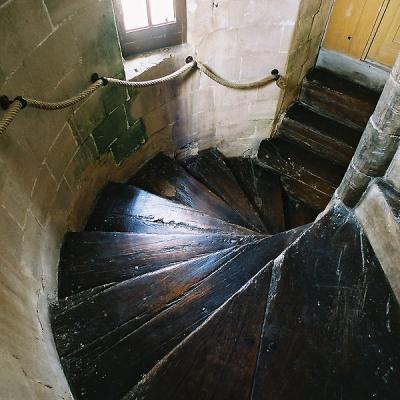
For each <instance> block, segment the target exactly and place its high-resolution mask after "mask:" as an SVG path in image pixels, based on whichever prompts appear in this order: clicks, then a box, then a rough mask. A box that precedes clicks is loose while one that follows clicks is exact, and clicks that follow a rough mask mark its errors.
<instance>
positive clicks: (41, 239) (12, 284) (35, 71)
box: [0, 0, 170, 400]
mask: <svg viewBox="0 0 400 400" xmlns="http://www.w3.org/2000/svg"><path fill="white" fill-rule="evenodd" d="M0 38H1V39H0V60H1V61H0V93H5V94H7V95H9V96H11V97H13V96H16V95H25V96H27V97H33V98H39V99H48V100H57V99H63V98H66V97H69V96H71V95H73V94H76V93H77V92H79V91H80V90H82V89H83V88H85V87H87V86H88V85H89V84H90V82H89V79H90V75H91V74H92V73H93V72H95V71H98V72H99V73H101V74H104V75H107V76H116V77H123V76H124V69H123V64H122V57H121V54H120V48H119V42H118V37H117V32H116V28H115V23H114V15H113V10H112V6H111V1H110V0H85V1H76V0H70V1H67V2H60V1H57V0H29V1H23V0H8V1H0ZM136 95H137V93H136V92H133V91H131V92H128V91H127V90H125V89H120V88H115V87H111V86H107V87H105V88H102V89H101V90H99V91H98V92H96V94H95V95H94V96H93V97H91V98H89V99H88V100H87V101H86V102H85V103H83V104H82V105H79V106H77V107H75V108H74V109H68V110H64V111H54V112H49V111H38V110H33V109H29V108H27V109H24V110H23V111H22V112H21V113H20V114H19V115H18V117H17V119H16V120H15V122H14V123H13V124H12V126H10V127H9V129H8V130H7V132H6V133H5V134H4V135H2V136H1V137H0V227H1V228H0V238H1V241H0V274H1V277H0V303H1V304H2V310H1V315H2V318H1V322H0V332H1V333H0V371H1V379H0V398H1V399H4V400H11V399H12V400H14V399H27V400H28V399H35V400H36V399H67V398H71V395H70V393H69V389H68V385H67V384H66V382H65V379H64V375H63V372H62V370H61V368H60V366H59V361H58V356H57V354H56V351H55V348H54V344H53V339H52V334H51V329H50V326H49V318H48V300H50V301H51V300H52V299H54V298H55V296H56V287H57V264H58V257H59V249H60V245H61V242H62V238H63V236H64V233H65V231H66V230H67V229H79V228H81V226H82V224H83V223H84V218H85V216H86V215H87V213H88V211H89V210H90V207H92V205H93V200H94V198H95V196H96V194H97V193H98V190H99V189H100V188H101V187H102V186H103V185H104V184H105V183H106V182H107V180H109V179H113V180H120V181H123V180H124V179H126V178H127V177H128V176H129V175H130V174H131V173H132V171H134V170H135V169H136V168H137V167H138V166H139V165H140V164H141V163H143V162H144V161H145V160H147V159H148V158H150V157H152V156H153V155H154V154H155V153H157V152H158V151H159V150H166V151H168V149H170V145H169V143H168V139H165V138H163V137H159V136H158V137H157V135H153V138H149V137H148V135H147V132H146V130H145V128H144V123H143V120H141V119H140V118H137V119H135V118H133V117H132V116H131V115H130V114H129V113H128V112H127V110H128V108H129V103H130V102H132V101H133V100H134V98H135V96H136ZM135 151H136V153H135V155H134V157H130V155H131V154H132V153H134V152H135ZM71 210H74V212H73V213H72V214H71Z"/></svg>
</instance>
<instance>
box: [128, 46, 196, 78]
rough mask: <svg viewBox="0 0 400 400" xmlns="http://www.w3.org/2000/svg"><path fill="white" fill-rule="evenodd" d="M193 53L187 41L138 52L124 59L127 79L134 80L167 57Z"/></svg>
mask: <svg viewBox="0 0 400 400" xmlns="http://www.w3.org/2000/svg"><path fill="white" fill-rule="evenodd" d="M192 53H193V49H192V47H191V46H190V45H188V44H187V43H184V44H180V45H178V46H172V47H166V48H163V49H157V50H153V51H149V52H147V53H142V54H137V55H134V56H132V57H129V58H128V59H126V60H124V69H125V75H126V79H127V80H128V81H129V80H133V79H135V78H137V77H138V76H140V75H141V74H143V73H144V72H146V71H148V70H149V69H151V68H153V67H155V66H157V65H159V64H161V63H162V62H164V61H165V60H167V59H170V58H175V57H178V56H182V57H183V56H188V55H191V54H192Z"/></svg>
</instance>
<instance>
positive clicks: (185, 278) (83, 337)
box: [53, 246, 240, 357]
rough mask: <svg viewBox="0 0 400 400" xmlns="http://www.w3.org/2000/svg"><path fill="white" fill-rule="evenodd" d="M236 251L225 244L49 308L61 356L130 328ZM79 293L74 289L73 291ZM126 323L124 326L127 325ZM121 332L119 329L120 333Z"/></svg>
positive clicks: (238, 248) (145, 319)
mask: <svg viewBox="0 0 400 400" xmlns="http://www.w3.org/2000/svg"><path fill="white" fill-rule="evenodd" d="M239 251H240V246H235V247H230V248H227V249H224V250H220V251H216V252H213V253H211V254H207V255H203V256H199V257H196V258H193V259H190V260H189V261H184V262H178V263H175V264H172V265H171V264H170V263H166V264H165V266H163V267H161V268H159V269H157V270H154V271H153V272H148V273H146V274H143V275H140V276H136V277H134V278H131V279H128V280H125V281H123V282H119V283H117V284H114V285H112V286H108V287H107V288H104V290H101V291H97V292H96V293H94V294H92V295H91V296H87V297H86V298H84V299H82V298H79V301H76V299H75V298H74V297H76V296H71V297H72V298H71V299H70V301H69V303H68V305H67V306H65V305H63V306H61V307H59V308H58V309H56V310H54V311H53V331H54V334H55V336H56V341H57V349H58V353H59V355H60V356H61V357H64V356H67V355H68V354H70V353H72V352H74V351H76V350H81V351H82V349H83V347H85V346H87V345H88V344H91V343H93V342H94V341H96V339H99V338H101V337H103V336H104V335H106V334H109V333H111V332H115V330H117V329H120V331H122V329H121V327H123V329H124V333H125V332H126V331H128V332H130V331H134V330H135V329H137V328H138V327H139V326H141V325H143V324H144V323H145V322H147V321H148V320H150V319H151V318H152V316H154V315H155V314H156V313H159V312H161V311H162V309H163V308H165V307H167V306H168V304H170V303H171V302H173V301H175V300H176V299H177V298H179V297H180V296H182V295H183V294H184V293H185V292H188V291H189V290H191V288H193V287H194V286H195V285H196V284H198V283H199V282H201V281H202V280H204V279H205V278H206V277H207V276H208V275H210V274H211V273H212V272H213V271H215V270H217V269H218V268H219V267H220V266H221V265H223V264H224V263H226V262H227V261H229V259H230V258H232V257H234V256H235V255H236V254H237V253H238V252H239ZM78 296H79V295H78ZM128 325H129V327H128ZM121 336H123V334H121Z"/></svg>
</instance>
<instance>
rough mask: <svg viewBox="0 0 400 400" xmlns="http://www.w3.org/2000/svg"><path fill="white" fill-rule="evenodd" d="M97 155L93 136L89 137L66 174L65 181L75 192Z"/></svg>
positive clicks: (69, 165)
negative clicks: (83, 174)
mask: <svg viewBox="0 0 400 400" xmlns="http://www.w3.org/2000/svg"><path fill="white" fill-rule="evenodd" d="M97 154H98V152H97V148H96V145H95V141H94V139H93V137H92V136H89V137H88V138H87V139H86V141H85V143H83V144H82V145H81V146H80V147H79V150H78V151H77V152H76V153H75V155H74V158H73V159H72V160H71V162H70V163H69V164H68V167H67V169H66V171H65V173H64V177H65V180H66V181H67V183H68V185H69V186H70V188H71V189H72V190H73V191H74V190H75V189H76V188H77V186H78V185H79V183H80V178H81V176H82V173H83V172H84V171H85V170H86V168H88V167H89V166H90V165H92V164H93V162H94V160H95V159H96V158H97Z"/></svg>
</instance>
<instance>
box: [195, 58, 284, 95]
mask: <svg viewBox="0 0 400 400" xmlns="http://www.w3.org/2000/svg"><path fill="white" fill-rule="evenodd" d="M197 67H198V68H199V70H200V71H201V72H203V73H204V74H205V75H207V76H208V77H209V78H210V79H212V80H213V81H215V82H217V83H219V84H220V85H222V86H226V87H228V88H231V89H239V90H248V89H255V88H259V87H263V86H266V85H268V84H269V83H271V82H274V81H278V80H279V79H281V77H280V75H279V74H278V73H277V74H271V75H270V76H267V77H266V78H263V79H261V80H259V81H255V82H249V83H240V82H231V81H228V80H226V79H224V78H222V77H221V76H219V75H217V74H216V73H214V72H213V71H212V70H211V69H210V68H209V67H207V66H206V65H204V64H202V63H200V62H198V63H197Z"/></svg>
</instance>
